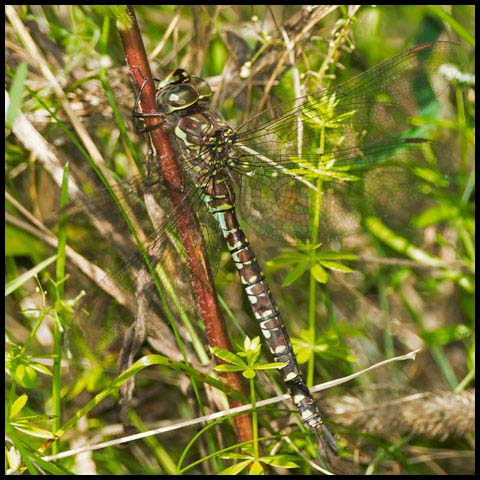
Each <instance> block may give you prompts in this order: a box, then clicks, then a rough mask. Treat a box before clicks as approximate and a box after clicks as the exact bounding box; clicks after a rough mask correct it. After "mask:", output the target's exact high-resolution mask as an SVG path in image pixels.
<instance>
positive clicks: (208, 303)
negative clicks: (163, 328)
mask: <svg viewBox="0 0 480 480" xmlns="http://www.w3.org/2000/svg"><path fill="white" fill-rule="evenodd" d="M127 11H128V14H129V16H130V18H131V19H132V27H131V28H130V29H127V30H121V31H120V37H121V39H122V42H123V46H124V49H125V55H126V59H127V63H128V65H129V67H130V72H131V74H132V75H133V78H134V79H135V82H136V84H137V88H138V89H139V88H140V87H141V86H142V84H143V83H144V82H145V81H146V83H145V85H144V88H143V91H142V95H141V98H140V104H141V107H142V112H143V113H158V110H157V104H156V96H155V85H154V83H153V79H152V74H151V71H150V66H149V63H148V59H147V55H146V52H145V48H144V46H143V42H142V38H141V35H140V30H139V28H138V23H137V20H136V16H135V12H134V10H133V7H132V6H127ZM159 120H160V118H159V117H146V118H145V125H146V127H152V126H158V128H153V129H151V131H150V135H151V138H152V143H153V145H154V147H155V150H156V152H157V156H158V161H159V162H160V170H161V172H162V176H163V180H164V183H165V186H166V187H167V191H168V195H169V197H170V201H171V202H172V205H175V208H176V209H177V208H179V207H178V206H180V211H181V212H182V215H179V217H180V218H179V219H178V222H177V229H178V233H179V236H180V238H181V241H182V243H183V246H184V248H185V254H186V258H187V263H188V267H189V269H190V273H191V277H192V285H193V289H194V292H195V295H196V298H197V300H198V306H199V310H200V315H201V317H202V320H203V323H204V325H205V330H206V333H207V337H208V342H209V344H210V345H211V346H212V347H219V348H224V349H227V350H231V344H230V341H229V339H228V335H227V332H226V329H225V323H224V321H223V318H222V315H221V313H220V309H219V306H218V303H217V297H216V293H215V289H214V286H213V281H212V275H211V273H210V269H209V268H208V264H207V261H206V256H205V247H204V241H203V236H202V233H201V231H200V228H199V226H198V222H197V219H196V216H195V214H194V212H193V211H192V209H191V206H190V204H189V203H188V201H187V200H186V199H185V195H184V193H183V192H184V185H183V176H182V174H181V169H180V166H179V164H178V163H177V160H176V158H175V153H174V150H173V148H172V145H171V143H170V141H169V138H168V135H167V133H166V132H165V130H164V129H163V128H162V126H161V125H160V126H159V123H160V121H159ZM223 378H224V381H225V383H226V384H227V385H228V386H230V387H232V388H234V389H235V390H239V391H241V392H242V393H244V394H246V388H245V385H244V383H243V381H242V378H241V376H240V375H239V374H237V373H233V372H227V373H225V374H224V375H223ZM230 403H231V406H232V407H235V406H238V405H240V402H238V401H236V400H233V399H231V400H230ZM234 421H235V426H236V430H237V437H238V440H239V441H241V442H242V441H247V440H251V439H252V423H251V418H250V416H249V415H247V414H243V415H238V416H236V417H234Z"/></svg>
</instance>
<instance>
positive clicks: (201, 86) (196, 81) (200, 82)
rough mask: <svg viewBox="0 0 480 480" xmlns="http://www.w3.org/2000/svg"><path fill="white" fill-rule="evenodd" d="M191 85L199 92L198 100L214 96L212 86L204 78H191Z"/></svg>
mask: <svg viewBox="0 0 480 480" xmlns="http://www.w3.org/2000/svg"><path fill="white" fill-rule="evenodd" d="M190 84H191V85H193V86H194V87H195V90H196V91H197V92H198V99H199V100H201V99H203V98H208V97H211V96H212V89H211V88H210V85H209V84H208V83H207V82H206V80H204V79H203V78H202V77H195V76H192V77H190Z"/></svg>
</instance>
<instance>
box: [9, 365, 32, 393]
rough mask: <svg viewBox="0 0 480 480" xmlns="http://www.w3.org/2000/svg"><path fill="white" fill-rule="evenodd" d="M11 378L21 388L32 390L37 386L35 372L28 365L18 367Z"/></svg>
mask: <svg viewBox="0 0 480 480" xmlns="http://www.w3.org/2000/svg"><path fill="white" fill-rule="evenodd" d="M13 377H14V378H15V381H16V382H17V383H19V384H20V385H21V386H22V387H25V388H34V387H35V386H36V385H37V372H36V371H35V370H34V369H33V368H32V367H30V366H28V365H23V364H20V365H18V366H17V368H16V369H15V372H14V374H13Z"/></svg>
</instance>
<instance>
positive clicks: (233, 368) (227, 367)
mask: <svg viewBox="0 0 480 480" xmlns="http://www.w3.org/2000/svg"><path fill="white" fill-rule="evenodd" d="M245 368H248V367H247V366H245V367H242V366H240V365H232V364H225V363H222V364H221V365H216V366H215V367H213V369H214V370H215V371H216V372H241V371H242V370H245Z"/></svg>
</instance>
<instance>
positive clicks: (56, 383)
mask: <svg viewBox="0 0 480 480" xmlns="http://www.w3.org/2000/svg"><path fill="white" fill-rule="evenodd" d="M68 177H69V168H68V163H66V164H65V167H64V169H63V179H62V188H61V192H60V219H59V232H58V249H57V263H56V268H55V275H56V293H57V298H56V301H57V305H56V306H57V307H60V302H61V301H62V300H63V293H64V280H65V262H66V252H65V248H66V245H67V213H66V212H65V211H64V207H65V205H66V204H67V203H68ZM55 311H56V321H55V322H54V324H53V339H54V341H53V372H52V377H53V380H52V415H53V421H52V433H53V434H55V433H56V431H57V430H59V429H60V425H61V388H62V384H61V375H62V372H61V369H62V365H61V363H62V346H63V332H64V329H63V325H65V322H66V321H67V319H66V318H65V316H66V315H67V313H66V311H65V309H63V308H56V309H55ZM52 452H53V454H56V453H58V443H54V444H53V445H52Z"/></svg>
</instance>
